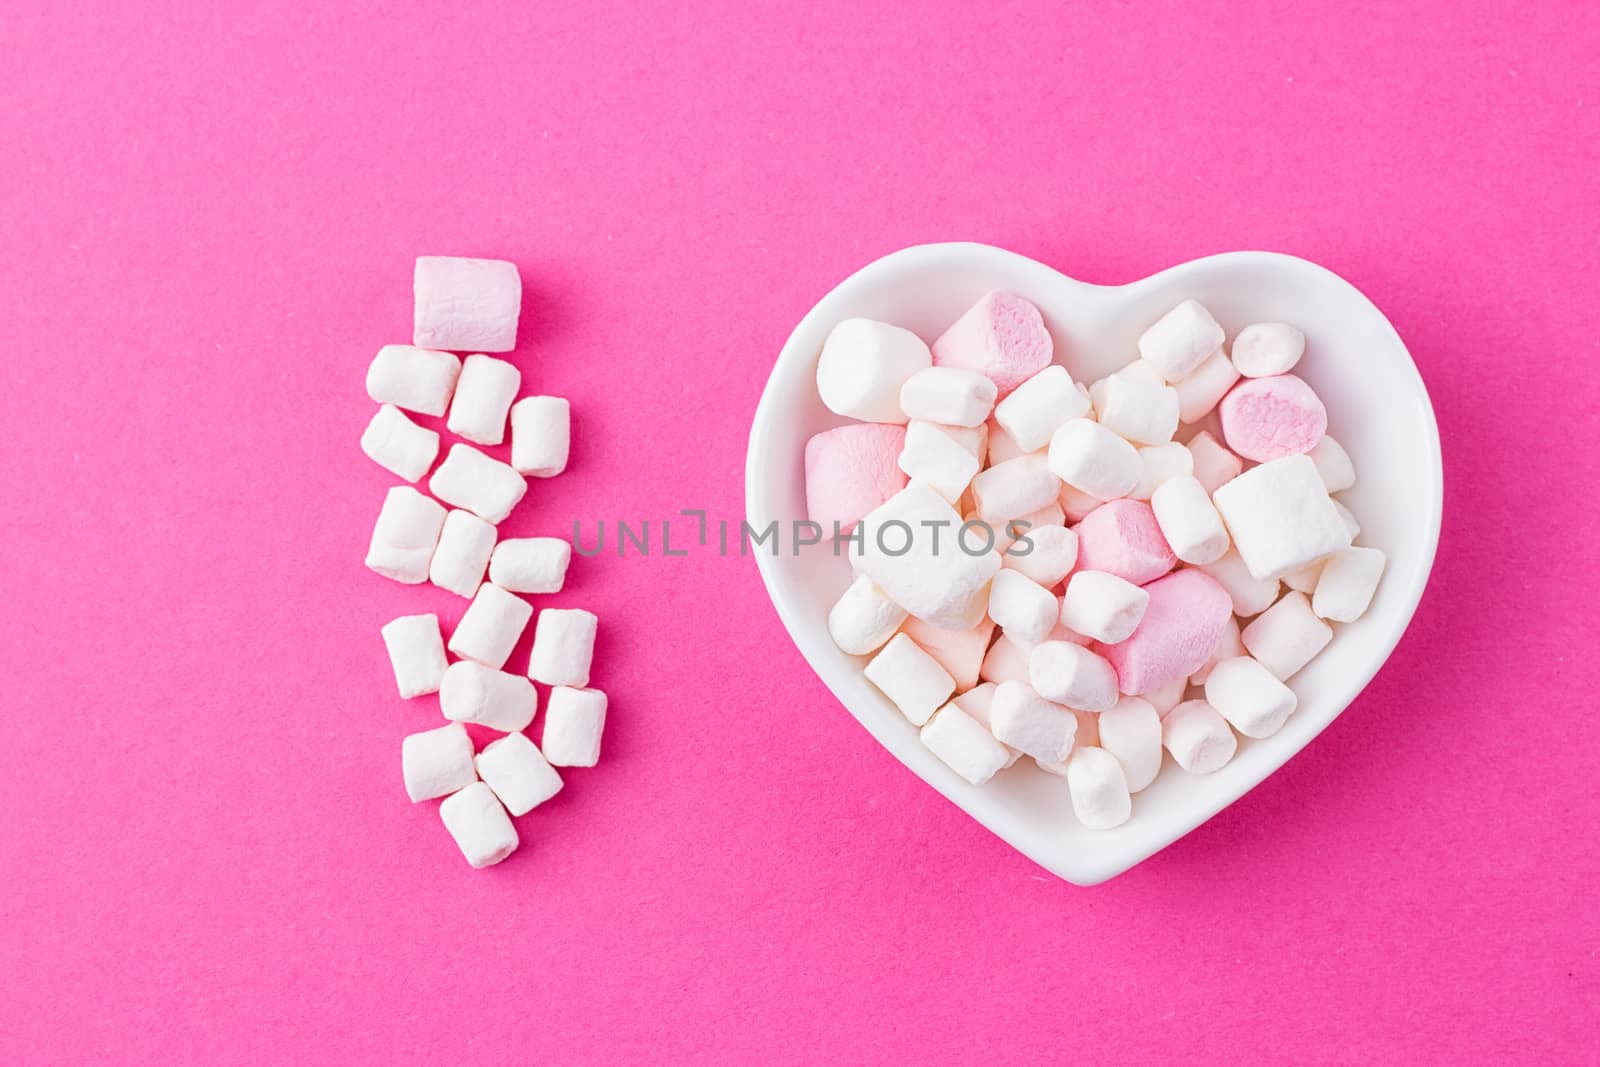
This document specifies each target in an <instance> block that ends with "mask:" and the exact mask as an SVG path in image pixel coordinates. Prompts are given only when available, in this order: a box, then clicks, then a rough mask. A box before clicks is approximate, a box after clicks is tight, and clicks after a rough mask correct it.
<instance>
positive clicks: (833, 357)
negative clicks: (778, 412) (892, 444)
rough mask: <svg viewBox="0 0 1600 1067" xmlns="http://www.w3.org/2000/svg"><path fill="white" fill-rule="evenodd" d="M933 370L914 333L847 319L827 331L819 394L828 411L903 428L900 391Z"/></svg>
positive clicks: (820, 363) (930, 358)
mask: <svg viewBox="0 0 1600 1067" xmlns="http://www.w3.org/2000/svg"><path fill="white" fill-rule="evenodd" d="M931 366H933V355H932V354H931V353H930V352H929V351H928V346H927V345H926V344H924V343H923V341H922V338H920V337H918V336H917V335H916V334H914V333H912V332H911V331H910V330H903V329H901V328H900V327H898V326H890V325H889V324H888V323H886V322H874V321H873V320H871V319H845V320H844V321H843V322H841V323H839V324H838V325H837V326H835V327H834V328H833V329H832V330H830V331H829V332H828V338H827V340H826V341H824V342H823V343H822V354H821V355H820V356H819V357H818V358H817V394H818V395H819V396H821V398H822V402H823V404H825V405H827V408H828V410H829V411H832V412H833V413H835V414H837V415H843V416H845V417H846V418H851V419H860V420H861V421H862V422H888V423H904V422H905V421H906V416H905V414H904V413H903V412H902V411H901V410H900V387H901V386H903V385H904V384H905V383H906V379H908V378H910V377H911V376H912V375H913V374H915V373H917V372H918V371H920V370H926V369H927V368H928V367H931Z"/></svg>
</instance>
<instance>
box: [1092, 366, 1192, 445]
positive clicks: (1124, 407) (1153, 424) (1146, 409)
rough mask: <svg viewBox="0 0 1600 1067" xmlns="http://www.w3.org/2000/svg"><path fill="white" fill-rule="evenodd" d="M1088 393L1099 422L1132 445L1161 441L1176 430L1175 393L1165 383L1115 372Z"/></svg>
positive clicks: (1176, 402)
mask: <svg viewBox="0 0 1600 1067" xmlns="http://www.w3.org/2000/svg"><path fill="white" fill-rule="evenodd" d="M1089 392H1090V395H1091V396H1094V397H1095V402H1094V409H1095V413H1096V416H1097V417H1098V419H1099V422H1100V425H1102V426H1104V427H1105V428H1106V429H1108V430H1110V431H1111V432H1112V433H1114V434H1116V435H1117V436H1119V437H1122V438H1124V439H1126V440H1129V441H1132V442H1134V443H1135V444H1145V445H1159V444H1164V443H1165V442H1167V441H1170V440H1172V435H1173V434H1174V433H1176V432H1177V430H1178V393H1177V391H1176V390H1174V389H1170V388H1168V387H1167V386H1165V385H1158V384H1155V383H1152V382H1148V381H1145V380H1144V379H1143V378H1141V377H1139V376H1137V375H1133V374H1128V373H1117V374H1113V375H1111V377H1109V378H1104V379H1101V381H1099V382H1097V383H1096V386H1095V387H1094V388H1091V389H1090V391H1089Z"/></svg>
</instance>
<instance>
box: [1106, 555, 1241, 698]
mask: <svg viewBox="0 0 1600 1067" xmlns="http://www.w3.org/2000/svg"><path fill="white" fill-rule="evenodd" d="M1144 592H1145V593H1146V594H1148V595H1149V598H1150V601H1149V603H1148V604H1147V605H1146V606H1145V609H1144V618H1142V619H1141V620H1139V628H1138V629H1137V630H1135V631H1134V632H1133V636H1132V637H1129V638H1128V639H1127V640H1125V641H1119V642H1116V643H1114V644H1110V643H1106V642H1100V643H1098V644H1096V645H1095V646H1094V650H1095V651H1096V652H1097V653H1099V654H1100V655H1102V656H1104V657H1105V658H1106V659H1107V660H1108V661H1109V662H1110V664H1111V666H1112V667H1114V668H1115V669H1116V677H1117V683H1118V686H1119V687H1120V689H1121V691H1122V692H1124V693H1129V694H1132V695H1134V696H1141V695H1143V694H1145V693H1148V692H1150V691H1151V690H1152V689H1160V688H1161V687H1162V686H1165V685H1171V684H1172V683H1173V682H1176V681H1180V680H1182V679H1185V678H1188V677H1189V675H1191V674H1193V673H1194V672H1195V671H1197V670H1199V669H1200V668H1201V667H1203V666H1204V665H1205V662H1206V660H1207V658H1208V657H1209V656H1210V655H1211V650H1212V649H1214V648H1215V647H1216V646H1217V638H1218V637H1219V636H1221V634H1222V630H1223V627H1224V626H1226V625H1227V622H1228V619H1229V618H1230V617H1231V615H1232V606H1233V605H1232V603H1231V602H1230V601H1229V599H1228V594H1227V592H1226V591H1225V590H1224V589H1223V588H1222V586H1220V585H1218V584H1217V583H1216V582H1215V581H1213V580H1212V579H1211V578H1209V577H1207V576H1206V574H1205V573H1204V572H1203V571H1199V570H1181V571H1178V572H1176V573H1175V574H1169V575H1167V576H1166V577H1165V578H1161V579H1159V580H1158V581H1154V582H1151V583H1150V584H1149V585H1147V586H1145V587H1144Z"/></svg>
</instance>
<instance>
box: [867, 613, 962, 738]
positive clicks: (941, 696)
mask: <svg viewBox="0 0 1600 1067" xmlns="http://www.w3.org/2000/svg"><path fill="white" fill-rule="evenodd" d="M864 673H865V674H866V676H867V681H869V682H871V683H872V684H873V685H875V686H877V687H878V689H879V690H880V691H881V692H882V693H883V695H884V696H886V697H888V698H889V699H890V700H891V701H893V702H894V705H895V706H896V707H897V708H899V709H900V710H901V712H903V713H904V714H905V717H906V718H908V719H910V720H911V722H912V723H913V724H915V725H917V726H922V725H924V724H925V723H926V722H927V721H928V719H929V718H930V717H932V715H933V713H934V712H936V711H938V710H939V708H940V707H942V706H943V705H944V702H945V701H946V700H949V699H950V695H951V694H952V693H954V692H955V691H956V683H955V679H953V678H951V677H950V672H949V671H946V670H945V669H944V668H943V667H941V666H939V661H938V660H936V659H934V658H933V657H932V656H930V655H928V654H927V653H926V652H924V651H923V650H922V649H920V648H918V647H917V644H916V642H915V641H913V640H911V638H909V637H907V636H906V635H905V634H895V635H894V637H892V638H890V640H889V643H888V644H886V645H884V646H883V650H882V651H880V652H879V653H878V654H877V655H876V656H873V657H872V659H870V660H869V661H867V666H866V670H865V672H864Z"/></svg>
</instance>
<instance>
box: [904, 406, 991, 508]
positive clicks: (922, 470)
mask: <svg viewBox="0 0 1600 1067" xmlns="http://www.w3.org/2000/svg"><path fill="white" fill-rule="evenodd" d="M898 465H899V467H900V469H901V470H903V471H905V473H906V477H908V478H910V479H912V480H913V481H918V482H926V483H927V484H928V485H930V486H932V487H933V488H934V489H935V490H937V491H938V493H939V495H940V496H942V497H944V498H945V499H946V500H948V501H949V502H950V503H952V504H954V503H955V502H956V501H957V500H960V499H961V494H962V493H964V492H966V491H967V485H968V483H970V482H971V481H972V476H973V475H975V474H977V473H978V456H977V453H975V452H972V451H969V450H968V449H967V448H965V447H964V446H963V445H962V443H961V442H960V441H957V440H956V439H955V438H953V437H951V436H950V435H949V434H947V433H945V432H944V431H943V430H941V429H940V428H939V426H938V424H937V423H932V422H923V421H921V420H919V419H913V420H912V421H911V423H910V424H909V425H908V426H907V427H906V439H905V444H904V445H903V446H901V449H900V458H899V460H898Z"/></svg>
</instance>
